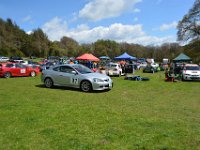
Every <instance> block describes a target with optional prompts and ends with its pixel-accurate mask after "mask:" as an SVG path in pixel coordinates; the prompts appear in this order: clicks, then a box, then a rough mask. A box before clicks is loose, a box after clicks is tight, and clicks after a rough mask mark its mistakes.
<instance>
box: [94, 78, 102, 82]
mask: <svg viewBox="0 0 200 150" xmlns="http://www.w3.org/2000/svg"><path fill="white" fill-rule="evenodd" d="M93 81H94V82H104V80H102V79H98V78H94V79H93Z"/></svg>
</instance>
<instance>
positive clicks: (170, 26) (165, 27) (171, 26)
mask: <svg viewBox="0 0 200 150" xmlns="http://www.w3.org/2000/svg"><path fill="white" fill-rule="evenodd" d="M177 24H178V23H177V22H176V21H174V22H172V23H170V24H163V25H161V26H160V31H166V30H170V29H175V28H176V26H177Z"/></svg>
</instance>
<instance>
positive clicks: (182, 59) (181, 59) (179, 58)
mask: <svg viewBox="0 0 200 150" xmlns="http://www.w3.org/2000/svg"><path fill="white" fill-rule="evenodd" d="M190 61H192V58H190V57H189V56H187V55H185V54H183V53H181V54H180V55H178V56H177V57H176V58H174V59H173V62H190Z"/></svg>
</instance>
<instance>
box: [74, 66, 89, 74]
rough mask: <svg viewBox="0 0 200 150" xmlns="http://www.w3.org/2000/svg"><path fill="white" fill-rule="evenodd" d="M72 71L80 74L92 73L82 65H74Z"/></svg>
mask: <svg viewBox="0 0 200 150" xmlns="http://www.w3.org/2000/svg"><path fill="white" fill-rule="evenodd" d="M74 69H76V70H77V71H78V72H79V73H81V74H87V73H92V72H93V71H92V70H91V69H89V68H87V67H85V66H83V65H74Z"/></svg>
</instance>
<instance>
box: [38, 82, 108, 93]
mask: <svg viewBox="0 0 200 150" xmlns="http://www.w3.org/2000/svg"><path fill="white" fill-rule="evenodd" d="M36 87H38V88H44V89H47V88H46V87H45V85H44V84H38V85H36ZM49 89H50V90H68V91H77V92H82V93H104V92H108V91H110V90H108V89H107V90H101V91H90V92H83V91H81V90H80V89H78V88H73V87H64V86H54V87H52V88H49Z"/></svg>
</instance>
